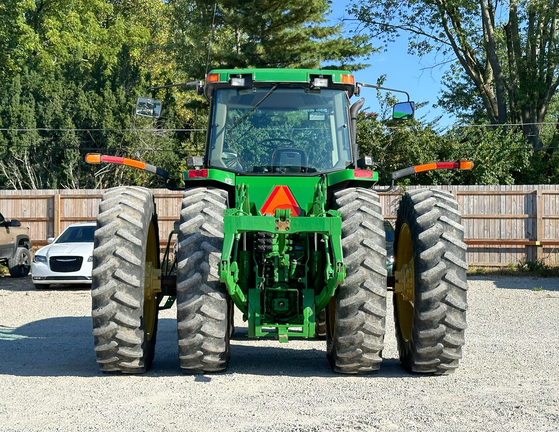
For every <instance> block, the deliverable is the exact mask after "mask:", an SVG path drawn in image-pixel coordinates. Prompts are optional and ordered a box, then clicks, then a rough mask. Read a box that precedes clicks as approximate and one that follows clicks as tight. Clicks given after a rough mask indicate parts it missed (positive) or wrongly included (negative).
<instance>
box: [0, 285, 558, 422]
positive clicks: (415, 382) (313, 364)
mask: <svg viewBox="0 0 559 432" xmlns="http://www.w3.org/2000/svg"><path fill="white" fill-rule="evenodd" d="M469 286H470V290H469V307H470V309H469V311H468V324H469V328H468V330H467V335H466V347H465V349H464V358H463V360H462V363H461V365H460V367H459V368H458V370H457V372H456V373H454V374H453V375H450V376H441V377H429V376H418V375H409V374H407V373H405V372H404V371H403V370H402V369H401V368H400V366H399V362H398V359H397V352H396V341H395V337H394V332H393V330H392V329H393V327H394V326H393V321H392V318H391V316H390V315H389V321H388V323H387V325H388V329H389V330H388V332H387V337H386V348H385V350H384V361H383V364H382V367H381V370H380V371H379V372H377V373H375V374H373V375H370V376H362V377H354V376H341V375H337V374H334V373H333V372H331V370H330V368H329V366H328V362H327V360H326V355H325V344H326V343H325V342H323V341H306V342H305V341H291V342H290V343H289V344H286V345H283V344H282V345H280V344H279V343H278V342H273V341H260V342H258V341H253V340H248V339H247V338H246V330H245V329H244V328H241V329H240V330H239V331H238V335H239V336H238V338H237V339H235V340H234V341H232V348H231V351H232V358H231V363H230V367H229V370H228V371H227V372H226V373H221V374H212V375H202V376H193V375H185V374H183V373H181V372H180V370H179V368H178V358H177V355H178V354H177V347H176V320H175V319H174V316H175V313H176V311H175V309H171V310H169V311H165V312H164V313H162V314H161V318H162V319H161V320H160V328H159V333H158V342H157V344H158V346H157V350H156V355H155V360H154V367H153V368H152V370H151V371H150V372H149V373H147V374H145V375H140V376H120V375H104V374H102V373H100V372H99V371H98V369H97V365H96V363H95V356H94V352H93V337H92V335H91V318H90V314H91V300H90V296H89V292H88V289H87V288H77V289H76V288H73V289H63V288H59V289H52V290H48V291H38V290H35V289H34V288H33V285H32V283H31V281H30V279H29V278H26V279H24V280H21V279H20V280H14V279H10V278H8V277H0V430H1V431H55V430H60V431H131V430H136V431H216V430H217V431H220V430H222V431H229V430H232V431H356V430H360V431H376V430H379V431H390V430H394V431H418V430H421V431H507V432H509V431H552V430H553V431H556V430H559V378H558V377H559V342H558V341H559V279H534V278H526V277H524V278H511V277H499V278H488V277H472V278H471V279H470V281H469ZM390 313H391V312H390ZM238 324H239V325H241V326H242V323H241V322H239V323H238Z"/></svg>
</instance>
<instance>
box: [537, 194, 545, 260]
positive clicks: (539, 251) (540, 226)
mask: <svg viewBox="0 0 559 432" xmlns="http://www.w3.org/2000/svg"><path fill="white" fill-rule="evenodd" d="M543 239H544V226H543V196H542V190H541V189H540V188H538V189H537V190H536V259H537V260H538V261H542V260H543V247H542V245H541V244H540V242H541V241H542V240H543Z"/></svg>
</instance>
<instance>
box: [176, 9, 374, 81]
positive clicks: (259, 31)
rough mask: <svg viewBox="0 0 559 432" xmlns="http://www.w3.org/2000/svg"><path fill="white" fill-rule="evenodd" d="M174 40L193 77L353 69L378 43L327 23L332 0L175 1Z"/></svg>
mask: <svg viewBox="0 0 559 432" xmlns="http://www.w3.org/2000/svg"><path fill="white" fill-rule="evenodd" d="M170 4H171V5H172V6H173V12H174V15H173V16H174V24H173V35H172V43H173V46H174V49H175V51H176V53H177V59H178V60H177V64H178V65H179V67H180V68H181V69H182V70H183V71H184V73H185V76H187V77H188V78H190V79H200V78H202V77H203V76H204V74H205V72H206V63H208V60H209V68H210V69H211V68H216V67H235V68H243V67H302V68H316V67H321V66H323V64H324V63H325V62H327V61H333V62H334V63H335V66H336V67H343V68H346V69H350V70H357V69H360V68H363V67H364V66H365V65H363V64H361V63H358V62H356V60H357V59H359V58H360V57H363V56H367V55H369V54H370V53H371V52H372V51H373V48H372V46H371V45H370V44H369V43H368V38H366V37H363V36H352V37H349V38H348V37H344V36H342V27H341V26H330V25H325V23H326V17H327V15H328V13H329V3H328V1H327V0H284V1H280V0H262V1H258V2H256V1H243V0H220V1H217V2H214V1H210V0H198V1H193V0H173V1H170Z"/></svg>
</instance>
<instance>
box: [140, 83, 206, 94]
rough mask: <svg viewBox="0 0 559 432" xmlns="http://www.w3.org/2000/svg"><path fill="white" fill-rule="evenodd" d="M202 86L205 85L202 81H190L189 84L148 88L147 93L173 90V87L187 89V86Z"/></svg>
mask: <svg viewBox="0 0 559 432" xmlns="http://www.w3.org/2000/svg"><path fill="white" fill-rule="evenodd" d="M202 85H203V83H202V81H189V82H185V83H181V84H167V85H163V86H154V87H148V88H147V89H146V92H149V91H154V90H159V89H164V88H171V87H187V86H196V87H202Z"/></svg>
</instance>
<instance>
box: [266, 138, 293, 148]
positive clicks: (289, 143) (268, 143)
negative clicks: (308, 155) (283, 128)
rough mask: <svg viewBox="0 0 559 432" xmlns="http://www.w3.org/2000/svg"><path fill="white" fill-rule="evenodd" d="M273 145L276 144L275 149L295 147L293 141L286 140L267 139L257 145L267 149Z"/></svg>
mask: <svg viewBox="0 0 559 432" xmlns="http://www.w3.org/2000/svg"><path fill="white" fill-rule="evenodd" d="M273 143H277V144H278V145H276V146H275V147H278V148H279V147H295V141H293V140H290V139H288V138H267V139H263V140H262V141H260V142H259V143H258V145H259V146H263V147H269V146H271V145H272V144H273Z"/></svg>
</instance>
